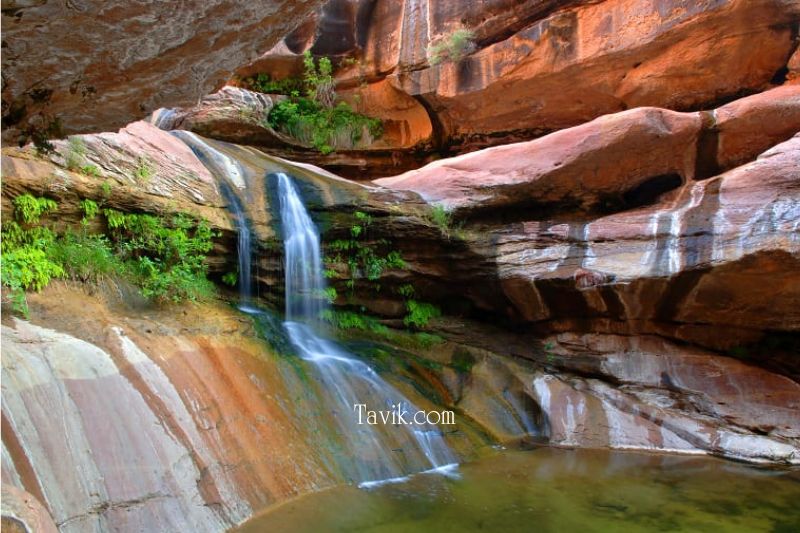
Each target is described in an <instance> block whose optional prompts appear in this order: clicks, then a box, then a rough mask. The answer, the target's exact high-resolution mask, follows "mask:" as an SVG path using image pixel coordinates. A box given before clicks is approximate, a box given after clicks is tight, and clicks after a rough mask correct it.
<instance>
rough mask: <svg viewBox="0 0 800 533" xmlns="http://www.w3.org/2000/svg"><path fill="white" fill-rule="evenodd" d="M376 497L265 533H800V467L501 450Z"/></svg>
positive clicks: (294, 518) (258, 521)
mask: <svg viewBox="0 0 800 533" xmlns="http://www.w3.org/2000/svg"><path fill="white" fill-rule="evenodd" d="M460 474H461V475H460V478H458V479H453V478H449V477H443V476H438V475H426V474H418V475H416V476H412V477H411V479H410V480H408V481H406V482H405V483H398V484H392V485H383V486H381V487H377V488H374V489H370V490H363V489H357V488H355V487H352V486H342V487H336V488H333V489H330V490H327V491H324V492H319V493H316V494H310V495H307V496H304V497H301V498H298V499H296V500H292V501H290V502H288V503H285V504H283V505H281V506H279V507H277V508H274V509H272V510H270V511H268V512H266V513H264V514H262V515H260V516H257V517H255V518H253V519H252V520H250V521H249V522H247V523H245V524H244V525H243V526H242V527H241V528H240V529H238V530H237V531H238V532H239V533H245V532H247V533H255V532H262V531H294V532H305V531H308V532H312V531H313V532H319V531H364V532H405V531H437V532H439V531H459V532H462V531H481V532H486V531H503V532H508V531H536V532H550V531H552V532H565V531H579V532H581V533H584V532H609V531H613V532H615V531H620V532H626V533H628V532H652V531H704V532H706V531H714V532H745V531H746V532H752V531H771V532H776V533H777V532H787V533H788V532H797V531H800V471H797V470H795V471H786V470H769V469H759V468H754V467H751V466H746V465H742V464H738V463H732V462H727V461H722V460H716V459H712V458H706V457H689V456H683V457H681V456H658V455H643V454H638V453H632V452H607V451H596V450H559V449H553V448H540V449H536V450H532V451H524V452H523V451H514V452H511V451H503V452H499V453H497V454H494V455H492V456H489V457H486V458H483V459H480V460H478V461H476V462H473V463H469V464H465V465H462V466H461V467H460Z"/></svg>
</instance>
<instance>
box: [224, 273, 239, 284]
mask: <svg viewBox="0 0 800 533" xmlns="http://www.w3.org/2000/svg"><path fill="white" fill-rule="evenodd" d="M238 282H239V274H238V273H237V272H226V273H225V274H224V275H223V276H222V283H224V284H225V285H228V286H229V287H235V286H236V284H237V283H238Z"/></svg>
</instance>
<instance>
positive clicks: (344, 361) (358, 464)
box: [277, 173, 456, 486]
mask: <svg viewBox="0 0 800 533" xmlns="http://www.w3.org/2000/svg"><path fill="white" fill-rule="evenodd" d="M277 179H278V195H279V198H280V212H281V223H282V226H283V240H284V247H285V255H286V322H285V327H286V330H287V332H288V334H289V338H290V340H291V342H292V344H293V345H294V347H295V348H296V349H297V351H298V354H299V355H300V356H301V357H302V358H303V359H305V360H306V361H309V362H310V363H312V364H313V365H314V366H315V367H316V368H317V369H318V370H319V377H320V380H321V382H322V383H323V385H324V386H325V388H326V389H327V390H328V391H329V392H330V393H331V395H332V396H333V399H334V401H335V403H336V405H332V406H330V407H331V408H332V409H333V411H334V414H335V417H336V421H337V424H338V425H339V427H340V429H341V431H342V434H343V436H344V438H345V439H346V441H347V443H348V446H349V447H350V452H351V454H352V457H355V458H356V461H355V465H354V466H355V473H354V474H355V477H357V478H358V481H360V482H361V484H360V486H371V485H373V484H375V483H381V482H384V481H391V480H399V479H404V476H406V475H407V474H409V473H411V472H414V471H426V470H436V471H440V472H447V471H449V470H451V469H452V468H453V467H454V466H455V464H456V460H455V457H454V456H453V453H452V452H451V451H450V449H449V448H448V447H447V445H446V444H445V442H444V439H443V438H442V435H441V432H440V430H439V429H438V428H437V427H436V426H435V425H432V424H413V423H411V424H407V425H406V424H401V425H397V426H386V427H384V428H380V427H378V426H377V425H376V426H373V425H369V424H366V423H359V422H363V420H359V416H358V414H357V412H356V405H358V404H366V405H367V406H368V408H369V409H372V410H391V409H399V410H400V411H401V412H403V411H404V412H405V413H407V418H408V419H409V420H411V419H413V418H414V415H415V414H416V413H417V412H418V411H419V409H417V408H416V407H415V406H414V405H413V404H412V403H411V402H410V401H409V400H408V399H407V398H406V397H404V396H403V394H402V393H400V391H398V390H397V389H395V388H394V387H392V386H391V385H389V384H388V383H387V382H386V381H384V380H383V379H382V378H381V377H380V376H379V375H378V374H377V373H376V372H375V371H374V370H373V369H372V368H370V367H369V365H367V364H365V363H364V362H362V361H360V360H358V359H355V358H354V357H352V356H351V355H350V354H348V353H347V352H346V351H345V350H344V349H342V348H341V347H340V346H338V345H336V344H335V343H333V342H332V341H330V340H327V339H325V338H323V337H321V336H320V335H318V334H317V333H316V332H315V331H314V329H313V326H312V325H313V323H314V322H315V321H316V320H318V318H319V316H320V313H321V312H322V310H323V305H324V303H323V301H324V299H323V297H322V292H323V289H324V280H323V277H322V255H321V253H320V239H319V234H318V233H317V229H316V227H315V226H314V223H313V222H312V221H311V218H310V217H309V215H308V212H307V211H306V208H305V206H304V205H303V202H302V201H301V199H300V196H299V195H298V192H297V189H296V188H295V185H294V183H293V182H292V180H291V178H290V177H289V176H287V175H286V174H285V173H277ZM381 429H383V430H381Z"/></svg>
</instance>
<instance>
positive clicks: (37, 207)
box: [12, 194, 58, 224]
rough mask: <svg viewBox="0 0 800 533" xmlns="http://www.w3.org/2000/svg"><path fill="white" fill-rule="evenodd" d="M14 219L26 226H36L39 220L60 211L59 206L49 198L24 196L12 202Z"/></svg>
mask: <svg viewBox="0 0 800 533" xmlns="http://www.w3.org/2000/svg"><path fill="white" fill-rule="evenodd" d="M12 204H13V205H14V218H16V219H17V220H19V221H20V222H23V223H25V224H35V223H37V222H39V218H40V217H41V216H42V215H44V214H46V213H49V212H50V211H55V210H56V209H58V204H57V203H56V202H55V201H54V200H51V199H49V198H35V197H33V196H32V195H30V194H22V195H20V196H17V197H16V198H14V200H12Z"/></svg>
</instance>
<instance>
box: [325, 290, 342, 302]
mask: <svg viewBox="0 0 800 533" xmlns="http://www.w3.org/2000/svg"><path fill="white" fill-rule="evenodd" d="M338 296H339V295H338V293H337V292H336V287H325V292H324V297H325V299H326V300H328V303H331V304H332V303H333V302H335V301H336V298H337V297H338Z"/></svg>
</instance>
